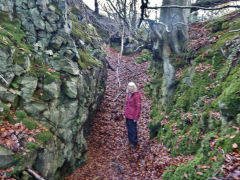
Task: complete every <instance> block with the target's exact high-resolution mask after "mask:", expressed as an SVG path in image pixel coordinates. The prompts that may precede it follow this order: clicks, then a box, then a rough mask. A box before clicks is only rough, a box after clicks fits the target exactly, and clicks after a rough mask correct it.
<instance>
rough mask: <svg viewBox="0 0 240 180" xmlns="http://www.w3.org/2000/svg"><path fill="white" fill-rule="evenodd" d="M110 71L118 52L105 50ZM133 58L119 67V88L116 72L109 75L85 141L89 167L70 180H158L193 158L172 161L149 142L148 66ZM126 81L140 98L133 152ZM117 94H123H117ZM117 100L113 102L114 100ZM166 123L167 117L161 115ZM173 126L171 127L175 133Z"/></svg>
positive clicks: (156, 144)
mask: <svg viewBox="0 0 240 180" xmlns="http://www.w3.org/2000/svg"><path fill="white" fill-rule="evenodd" d="M105 51H106V52H107V53H108V58H109V59H108V61H109V63H110V64H111V66H112V67H116V66H117V52H116V51H115V50H113V49H105ZM134 56H136V55H133V56H123V59H122V61H121V64H120V67H119V69H120V71H119V74H120V81H121V84H122V87H121V88H120V89H119V88H118V83H117V81H116V72H113V71H109V72H108V80H107V84H106V85H107V88H106V92H105V95H104V101H103V103H102V106H101V107H100V109H99V111H98V112H97V114H96V117H95V119H94V122H96V123H94V125H93V130H92V133H91V134H90V135H89V141H88V163H87V164H86V165H85V166H83V167H82V168H80V169H78V170H76V171H75V173H74V174H72V175H71V176H70V177H68V178H66V179H68V180H70V179H93V178H96V179H160V178H161V176H162V174H163V172H164V171H165V170H166V169H167V167H168V166H171V165H176V166H179V165H180V164H181V163H186V162H187V161H188V160H189V159H192V156H186V157H184V156H178V157H175V158H172V157H171V155H170V153H169V152H168V150H167V149H166V148H165V147H164V145H163V144H159V143H158V141H157V140H156V139H154V140H149V128H148V123H149V122H150V121H151V119H150V115H149V114H150V108H151V101H150V100H149V99H147V97H146V96H145V95H144V89H143V88H144V86H145V84H146V83H147V81H149V80H150V77H149V76H147V75H146V71H147V68H148V65H149V64H148V62H146V63H143V64H137V65H136V64H135V63H134V61H133V59H134V58H133V57H134ZM129 81H134V82H135V83H136V84H137V86H138V88H139V91H140V92H141V94H142V95H143V96H142V115H141V118H140V119H139V121H138V138H139V144H138V146H137V147H136V148H132V147H131V146H130V144H129V142H128V138H127V131H126V121H125V119H124V118H123V117H122V113H123V106H124V103H125V96H126V93H125V89H126V86H127V83H128V82H129ZM120 91H123V92H124V93H122V94H120ZM119 94H120V96H119V98H118V99H117V100H116V101H114V99H115V97H116V96H117V95H119ZM162 115H163V116H164V118H165V120H163V121H162V123H163V124H167V123H168V118H169V117H168V116H167V115H166V114H165V112H162ZM176 125H177V124H175V125H172V127H171V128H172V129H173V131H174V132H177V131H178V130H177V128H176Z"/></svg>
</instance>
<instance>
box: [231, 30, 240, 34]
mask: <svg viewBox="0 0 240 180" xmlns="http://www.w3.org/2000/svg"><path fill="white" fill-rule="evenodd" d="M238 31H240V29H236V30H231V31H229V32H230V33H232V32H238Z"/></svg>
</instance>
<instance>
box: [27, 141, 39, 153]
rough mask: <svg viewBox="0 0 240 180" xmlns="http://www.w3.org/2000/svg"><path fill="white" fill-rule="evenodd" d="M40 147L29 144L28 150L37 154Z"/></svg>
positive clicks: (32, 143)
mask: <svg viewBox="0 0 240 180" xmlns="http://www.w3.org/2000/svg"><path fill="white" fill-rule="evenodd" d="M39 147H40V146H39V145H38V144H36V143H34V142H29V143H27V144H26V148H27V149H28V150H30V152H35V151H36V150H37V149H39Z"/></svg>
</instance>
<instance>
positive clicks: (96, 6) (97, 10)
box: [94, 0, 99, 14]
mask: <svg viewBox="0 0 240 180" xmlns="http://www.w3.org/2000/svg"><path fill="white" fill-rule="evenodd" d="M94 12H95V13H96V14H99V8H98V0H95V11H94Z"/></svg>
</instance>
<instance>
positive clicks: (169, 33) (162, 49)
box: [152, 0, 190, 105]
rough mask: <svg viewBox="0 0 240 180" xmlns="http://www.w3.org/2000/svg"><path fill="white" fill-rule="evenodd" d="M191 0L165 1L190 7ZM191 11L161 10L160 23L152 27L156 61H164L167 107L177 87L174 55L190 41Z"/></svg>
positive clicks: (164, 3)
mask: <svg viewBox="0 0 240 180" xmlns="http://www.w3.org/2000/svg"><path fill="white" fill-rule="evenodd" d="M189 2H190V0H163V4H162V5H163V6H166V5H182V6H185V5H189V4H190V3H189ZM188 15H189V10H183V9H174V8H167V9H161V13H160V23H156V24H154V25H153V26H152V29H153V33H154V35H155V37H157V38H155V40H154V44H153V49H154V56H155V59H158V60H160V61H163V72H164V78H163V79H164V80H163V83H162V105H166V103H167V101H168V99H169V97H170V96H171V94H172V92H173V90H174V85H175V68H174V66H173V61H174V59H171V58H170V55H172V54H179V53H181V52H182V50H183V47H184V44H185V43H186V41H187V40H188V26H187V23H188V20H187V18H188Z"/></svg>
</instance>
